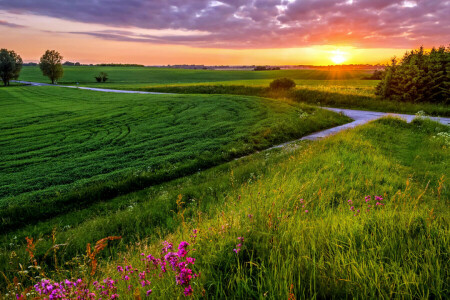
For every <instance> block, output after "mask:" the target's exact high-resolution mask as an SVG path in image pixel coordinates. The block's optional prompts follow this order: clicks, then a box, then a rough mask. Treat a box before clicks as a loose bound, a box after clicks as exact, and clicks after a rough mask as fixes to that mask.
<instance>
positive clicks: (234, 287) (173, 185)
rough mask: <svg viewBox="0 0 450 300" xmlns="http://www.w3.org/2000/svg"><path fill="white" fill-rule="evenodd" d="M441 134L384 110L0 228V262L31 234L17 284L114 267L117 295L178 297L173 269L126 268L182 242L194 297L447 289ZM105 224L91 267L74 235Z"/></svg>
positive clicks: (396, 294) (12, 259) (94, 236)
mask: <svg viewBox="0 0 450 300" xmlns="http://www.w3.org/2000/svg"><path fill="white" fill-rule="evenodd" d="M449 134H450V133H449V128H448V126H444V125H440V124H438V123H435V122H432V121H428V120H426V119H418V120H415V121H414V122H413V123H411V124H407V123H406V122H404V121H402V120H399V119H393V118H385V119H381V120H378V121H374V122H371V123H369V124H367V125H364V126H362V127H359V128H357V129H354V130H349V131H345V132H342V133H339V134H337V135H335V136H332V137H329V138H326V139H324V140H321V141H316V142H310V141H302V142H299V143H297V144H295V145H293V146H291V147H288V148H286V149H274V150H270V151H265V152H261V153H257V154H254V155H251V156H248V157H245V158H243V159H240V160H235V161H232V162H229V163H226V164H223V165H221V166H218V167H214V168H211V169H209V170H206V171H203V172H198V173H196V174H193V175H190V176H187V177H184V178H180V179H177V180H175V181H172V182H168V183H164V184H162V185H159V186H154V187H151V188H149V189H146V190H142V191H139V192H136V193H131V194H128V195H125V196H122V197H119V198H116V199H114V200H112V201H108V202H104V203H98V204H96V205H94V206H92V207H91V208H90V209H89V210H88V209H85V210H77V211H72V212H70V213H68V214H67V215H65V216H64V217H61V218H59V219H55V220H52V222H50V221H47V222H43V223H40V224H39V226H41V227H39V226H30V227H29V228H26V229H24V230H23V231H22V232H20V231H19V232H15V233H13V234H8V235H4V237H3V238H8V242H9V243H10V244H8V243H7V240H3V241H2V247H3V250H2V251H1V253H3V254H2V256H1V266H2V269H4V270H7V272H6V274H7V277H8V278H11V276H13V275H14V272H13V271H12V270H15V269H20V266H19V263H20V264H22V265H23V266H27V265H29V264H30V263H29V262H27V260H29V254H28V253H27V251H26V249H25V248H24V247H20V246H19V245H20V244H21V240H22V239H23V238H24V236H25V234H27V235H28V234H31V233H32V235H33V236H34V237H38V236H41V237H42V238H41V239H39V240H38V242H37V243H36V244H34V246H35V248H33V249H34V250H33V255H34V258H35V259H37V262H36V263H37V264H38V265H40V266H42V267H43V268H44V269H37V268H34V267H32V268H30V269H29V271H28V272H27V273H20V272H19V273H18V274H21V275H20V276H21V277H20V280H21V282H24V283H27V282H28V283H30V282H31V281H28V280H31V279H32V277H33V276H35V275H38V274H42V273H43V272H45V273H46V276H48V277H50V278H53V279H55V280H63V279H64V278H74V279H76V278H82V280H83V281H84V282H86V283H90V285H89V286H92V282H93V281H94V280H100V279H102V278H112V279H113V280H116V281H117V282H116V283H115V285H116V287H115V290H114V291H115V292H117V293H119V294H120V297H122V298H125V299H127V298H130V299H131V298H133V297H134V296H133V295H132V294H131V293H130V292H128V290H127V286H128V285H132V290H134V293H133V294H134V295H142V296H145V294H146V292H147V291H148V290H149V289H151V290H152V291H151V293H152V296H154V297H156V298H158V297H166V298H178V297H182V295H183V293H185V292H186V289H185V288H188V287H187V285H182V284H180V285H177V284H176V283H175V281H174V279H173V278H174V277H173V276H175V275H176V274H173V273H172V271H167V272H164V273H161V271H158V269H152V268H150V269H148V266H147V271H146V272H144V276H147V277H146V278H147V279H150V281H151V284H148V285H147V284H144V286H141V285H140V280H139V277H138V274H137V273H135V274H133V273H130V271H129V270H130V269H132V270H135V269H136V270H139V271H141V270H146V267H145V261H146V260H145V259H144V261H142V257H146V256H147V255H153V257H156V258H161V260H162V261H164V253H166V252H167V251H168V250H167V247H170V245H169V244H168V243H173V245H174V247H175V248H176V246H177V245H178V244H179V243H180V242H182V241H186V242H188V243H189V244H190V246H188V247H187V248H186V249H187V250H189V251H190V252H189V257H192V258H194V259H195V262H194V261H192V259H190V261H191V263H190V265H189V264H188V265H189V268H190V269H192V271H193V272H194V273H195V274H200V276H199V277H196V276H194V277H193V278H191V279H190V281H189V287H190V288H191V289H192V291H191V292H189V293H192V295H193V297H194V298H199V299H202V298H204V295H206V296H207V297H208V298H224V297H231V298H263V297H265V298H270V299H279V298H289V297H291V299H295V298H301V299H309V298H318V299H324V298H330V297H337V298H346V297H353V298H401V299H425V298H447V297H448V296H449V295H450V286H449V283H448V280H447V279H448V277H449V275H450V274H449V268H448V259H449V256H448V253H449V250H450V249H449V243H448V236H449V226H448V224H449V221H450V219H449V213H448V205H449V200H450V197H449V196H450V193H449V189H448V178H447V177H446V174H448V161H449V159H450V157H449V151H448V147H449V145H450V139H449ZM91 209H92V210H91ZM82 219H84V221H81V220H82ZM45 228H47V229H48V230H50V231H51V230H52V228H55V229H53V233H51V232H50V233H49V235H50V236H43V235H42V234H40V233H41V232H44V230H43V229H45ZM33 230H35V232H33ZM113 235H114V236H119V235H120V236H121V237H122V238H121V240H120V241H118V242H114V241H111V242H110V243H111V245H110V246H109V248H107V249H105V250H104V252H102V253H101V254H102V255H103V257H105V259H104V260H101V259H100V258H98V259H99V266H98V268H97V267H96V268H95V270H94V271H95V272H94V273H92V270H93V267H92V264H90V261H89V260H86V256H83V253H84V252H85V249H86V244H87V243H93V242H94V241H96V240H100V239H102V238H104V237H107V236H113ZM52 236H53V238H52ZM238 238H239V239H238ZM164 241H167V242H166V243H164ZM32 245H33V244H32ZM55 245H59V246H58V247H57V248H56V250H55ZM184 245H185V244H184ZM162 247H165V249H166V250H165V251H166V252H164V249H163V252H162V253H163V254H160V251H161V248H162ZM51 249H53V250H51ZM183 249H184V248H183ZM12 250H14V253H15V254H14V255H13V256H11V255H10V251H12ZM49 251H51V252H50V253H52V252H53V251H54V252H55V254H54V255H53V254H51V255H48V253H49ZM173 251H176V250H173ZM179 251H180V250H179ZM140 253H142V254H143V255H144V256H142V255H141V254H140ZM75 255H78V258H75V259H73V257H74V256H75ZM99 257H100V255H99ZM183 257H184V256H183ZM180 260H181V256H180ZM167 263H168V264H169V262H167ZM55 264H58V266H59V268H58V269H57V271H53V272H52V271H51V268H52V267H51V266H53V267H55ZM7 265H8V266H9V267H3V266H7ZM125 266H128V267H127V268H126V270H127V271H123V270H122V271H120V270H121V268H123V269H125ZM43 270H44V271H43ZM8 271H10V273H8ZM123 272H126V273H123ZM175 273H176V272H175ZM145 274H147V275H145ZM158 274H160V275H159V276H158ZM172 274H173V275H172ZM124 275H126V277H124ZM178 275H179V274H178ZM13 286H14V284H13V283H12V281H11V283H10V290H13ZM92 290H93V291H94V292H96V291H95V289H94V288H92ZM188 291H189V290H188ZM107 292H108V293H110V292H112V290H111V291H109V290H108V291H107Z"/></svg>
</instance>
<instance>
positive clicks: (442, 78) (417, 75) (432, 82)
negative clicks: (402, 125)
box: [376, 47, 450, 104]
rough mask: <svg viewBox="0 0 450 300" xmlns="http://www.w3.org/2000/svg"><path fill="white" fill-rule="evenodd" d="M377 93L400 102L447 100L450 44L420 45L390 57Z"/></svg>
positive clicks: (449, 100) (449, 83)
mask: <svg viewBox="0 0 450 300" xmlns="http://www.w3.org/2000/svg"><path fill="white" fill-rule="evenodd" d="M376 94H377V95H378V96H380V97H382V98H385V99H392V100H397V101H402V102H431V103H443V104H449V103H450V47H447V48H446V47H439V48H432V49H431V51H428V52H427V51H425V50H424V48H423V47H420V48H419V49H417V50H412V51H411V52H406V53H405V55H404V56H403V58H402V59H400V60H398V59H397V58H395V57H394V58H392V60H391V63H390V64H388V65H387V67H386V69H385V71H384V72H383V73H382V74H381V82H380V83H379V84H378V86H377V87H376Z"/></svg>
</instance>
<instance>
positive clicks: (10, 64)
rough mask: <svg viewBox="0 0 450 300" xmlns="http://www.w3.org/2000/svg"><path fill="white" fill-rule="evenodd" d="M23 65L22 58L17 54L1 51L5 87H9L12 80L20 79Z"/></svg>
mask: <svg viewBox="0 0 450 300" xmlns="http://www.w3.org/2000/svg"><path fill="white" fill-rule="evenodd" d="M22 65H23V61H22V58H21V57H20V56H19V55H17V54H16V52H14V51H12V50H11V51H8V50H7V49H1V50H0V77H1V78H2V81H3V84H4V85H5V86H6V85H9V81H10V80H11V79H17V78H19V74H20V70H21V69H22Z"/></svg>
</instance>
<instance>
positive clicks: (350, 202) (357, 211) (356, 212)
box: [347, 195, 384, 216]
mask: <svg viewBox="0 0 450 300" xmlns="http://www.w3.org/2000/svg"><path fill="white" fill-rule="evenodd" d="M364 201H365V202H366V203H367V209H366V211H367V212H370V209H371V208H372V204H370V203H372V202H371V201H372V196H370V195H368V196H365V197H364ZM375 201H376V203H375V207H381V206H384V203H382V202H381V201H383V198H382V197H381V196H375ZM347 204H348V205H349V209H350V211H352V212H354V216H357V215H359V214H360V213H361V211H360V209H357V208H356V207H355V206H354V204H353V200H347Z"/></svg>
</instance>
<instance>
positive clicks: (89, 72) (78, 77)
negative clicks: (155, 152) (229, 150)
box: [20, 66, 368, 85]
mask: <svg viewBox="0 0 450 300" xmlns="http://www.w3.org/2000/svg"><path fill="white" fill-rule="evenodd" d="M100 72H106V73H108V75H109V79H108V81H107V82H106V83H105V85H112V84H130V85H139V84H146V85H165V84H189V83H206V82H223V81H234V82H236V81H241V80H245V81H247V80H249V81H255V80H256V81H257V80H266V82H267V80H269V79H275V78H280V77H289V78H292V79H294V80H302V79H306V80H343V79H360V78H361V77H363V76H365V75H367V74H368V72H367V71H342V72H328V71H319V70H280V71H257V72H255V71H216V70H186V69H167V68H145V67H97V66H93V67H88V66H81V67H64V77H63V78H62V79H61V80H59V82H58V83H59V84H74V83H77V82H78V83H80V85H85V84H94V85H95V84H96V81H95V78H94V76H96V75H97V74H98V73H100ZM20 80H25V81H35V82H46V83H49V80H48V78H47V77H44V76H42V72H41V71H40V69H39V67H23V69H22V71H21V73H20ZM100 85H103V84H100Z"/></svg>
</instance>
